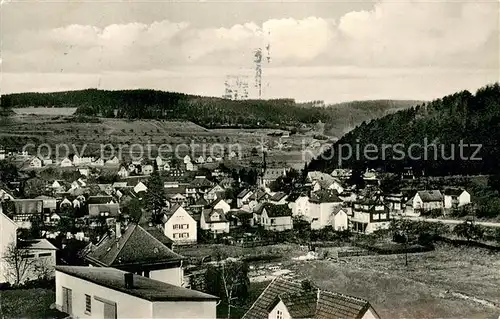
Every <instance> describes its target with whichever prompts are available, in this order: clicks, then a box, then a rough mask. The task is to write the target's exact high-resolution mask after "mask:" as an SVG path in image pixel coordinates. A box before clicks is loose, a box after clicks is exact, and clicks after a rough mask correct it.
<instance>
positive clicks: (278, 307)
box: [268, 301, 292, 319]
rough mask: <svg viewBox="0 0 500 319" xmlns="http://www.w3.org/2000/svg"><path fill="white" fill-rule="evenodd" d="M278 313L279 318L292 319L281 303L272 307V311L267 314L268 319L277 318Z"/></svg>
mask: <svg viewBox="0 0 500 319" xmlns="http://www.w3.org/2000/svg"><path fill="white" fill-rule="evenodd" d="M278 311H280V312H281V318H283V319H292V317H291V316H290V313H289V312H288V309H286V306H285V304H284V303H283V302H282V301H280V302H278V304H277V305H276V306H275V307H274V309H273V310H271V311H270V312H269V316H268V319H276V318H278Z"/></svg>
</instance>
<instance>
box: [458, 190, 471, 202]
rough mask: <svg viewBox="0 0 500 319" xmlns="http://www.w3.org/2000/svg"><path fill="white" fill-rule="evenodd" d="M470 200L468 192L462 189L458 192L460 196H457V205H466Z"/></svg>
mask: <svg viewBox="0 0 500 319" xmlns="http://www.w3.org/2000/svg"><path fill="white" fill-rule="evenodd" d="M470 202H471V200H470V194H469V193H468V192H465V191H464V192H462V194H460V196H458V206H463V205H467V204H470Z"/></svg>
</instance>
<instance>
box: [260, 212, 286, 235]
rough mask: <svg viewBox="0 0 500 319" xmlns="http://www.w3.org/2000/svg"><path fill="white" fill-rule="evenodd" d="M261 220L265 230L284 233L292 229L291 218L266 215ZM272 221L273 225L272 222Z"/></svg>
mask: <svg viewBox="0 0 500 319" xmlns="http://www.w3.org/2000/svg"><path fill="white" fill-rule="evenodd" d="M262 216H264V214H262ZM263 220H264V223H263V224H262V225H263V226H264V228H265V229H266V230H273V231H284V230H287V229H292V228H293V223H292V217H291V216H282V217H268V216H267V214H266V215H265V217H264V219H263ZM273 220H274V223H273V222H272V221H273Z"/></svg>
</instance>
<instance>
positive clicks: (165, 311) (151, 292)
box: [55, 266, 218, 319]
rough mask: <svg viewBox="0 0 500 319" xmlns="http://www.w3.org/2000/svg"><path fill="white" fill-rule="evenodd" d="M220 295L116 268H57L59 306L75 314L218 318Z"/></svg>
mask: <svg viewBox="0 0 500 319" xmlns="http://www.w3.org/2000/svg"><path fill="white" fill-rule="evenodd" d="M217 301H218V298H217V297H215V296H212V295H208V294H205V293H202V292H199V291H196V290H191V289H187V288H182V287H177V286H174V285H171V284H167V283H164V282H161V281H157V280H153V279H149V278H146V277H143V276H139V275H135V274H131V273H128V272H125V271H122V270H118V269H114V268H101V267H72V266H59V267H57V268H56V302H55V304H56V308H58V309H59V310H61V311H63V312H65V313H67V314H69V315H70V316H71V317H72V318H110V319H111V318H172V319H174V318H175V319H177V318H193V319H195V318H196V319H205V318H206V319H209V318H210V319H211V318H214V319H215V318H216V307H217Z"/></svg>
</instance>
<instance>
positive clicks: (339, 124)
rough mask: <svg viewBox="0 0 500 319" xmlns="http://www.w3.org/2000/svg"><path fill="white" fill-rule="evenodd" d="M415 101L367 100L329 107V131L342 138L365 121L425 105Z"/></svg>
mask: <svg viewBox="0 0 500 319" xmlns="http://www.w3.org/2000/svg"><path fill="white" fill-rule="evenodd" d="M423 102H424V101H414V100H366V101H352V102H344V103H338V104H331V105H327V106H326V107H325V108H324V109H325V111H326V112H327V113H328V115H329V117H330V118H331V122H330V127H331V129H330V130H329V131H328V133H330V134H331V135H334V136H342V135H344V134H345V133H347V132H349V131H350V130H352V129H354V128H355V127H356V126H357V125H360V124H361V123H362V122H364V121H370V120H371V119H375V118H380V117H382V116H385V115H387V114H391V113H394V112H397V111H400V110H404V109H408V108H410V107H413V106H416V105H418V104H421V103H423Z"/></svg>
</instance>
